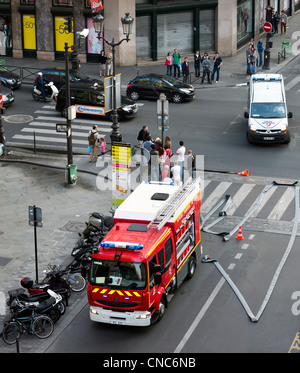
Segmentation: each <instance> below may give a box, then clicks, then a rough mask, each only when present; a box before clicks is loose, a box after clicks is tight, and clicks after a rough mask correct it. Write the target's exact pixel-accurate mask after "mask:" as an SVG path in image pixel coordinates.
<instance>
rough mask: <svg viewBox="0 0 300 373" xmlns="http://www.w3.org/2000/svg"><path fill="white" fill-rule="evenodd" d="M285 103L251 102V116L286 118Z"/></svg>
mask: <svg viewBox="0 0 300 373" xmlns="http://www.w3.org/2000/svg"><path fill="white" fill-rule="evenodd" d="M285 117H286V109H285V104H284V103H280V102H274V103H272V102H260V103H257V102H256V103H252V104H251V118H285Z"/></svg>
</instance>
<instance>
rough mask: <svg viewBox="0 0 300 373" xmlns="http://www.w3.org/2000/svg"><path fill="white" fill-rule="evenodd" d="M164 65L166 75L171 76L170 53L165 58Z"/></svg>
mask: <svg viewBox="0 0 300 373" xmlns="http://www.w3.org/2000/svg"><path fill="white" fill-rule="evenodd" d="M165 65H166V66H167V75H168V76H172V66H173V57H172V54H171V52H169V53H168V55H167V57H166V62H165Z"/></svg>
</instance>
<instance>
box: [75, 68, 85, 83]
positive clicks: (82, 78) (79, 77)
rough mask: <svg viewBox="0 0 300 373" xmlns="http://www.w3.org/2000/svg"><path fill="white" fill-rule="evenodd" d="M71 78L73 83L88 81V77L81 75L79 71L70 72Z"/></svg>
mask: <svg viewBox="0 0 300 373" xmlns="http://www.w3.org/2000/svg"><path fill="white" fill-rule="evenodd" d="M71 74H72V78H73V80H74V81H75V82H80V80H86V79H88V76H86V75H85V74H83V73H82V72H81V71H77V70H75V71H72V73H71Z"/></svg>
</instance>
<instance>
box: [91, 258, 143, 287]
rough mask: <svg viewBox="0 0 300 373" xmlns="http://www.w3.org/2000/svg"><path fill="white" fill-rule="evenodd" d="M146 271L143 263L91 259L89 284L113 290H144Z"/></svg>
mask: <svg viewBox="0 0 300 373" xmlns="http://www.w3.org/2000/svg"><path fill="white" fill-rule="evenodd" d="M146 280H147V271H146V264H145V263H134V262H125V261H120V260H118V261H113V260H102V259H93V261H92V265H91V271H90V283H91V285H94V286H97V285H98V286H105V287H107V288H114V289H136V290H142V289H145V288H146V284H147V281H146Z"/></svg>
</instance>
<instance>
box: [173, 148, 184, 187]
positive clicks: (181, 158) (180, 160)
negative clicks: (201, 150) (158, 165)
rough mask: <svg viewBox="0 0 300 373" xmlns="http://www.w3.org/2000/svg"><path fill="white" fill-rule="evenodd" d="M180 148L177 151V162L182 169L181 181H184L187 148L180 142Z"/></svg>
mask: <svg viewBox="0 0 300 373" xmlns="http://www.w3.org/2000/svg"><path fill="white" fill-rule="evenodd" d="M179 145H180V146H179V148H178V149H177V151H176V153H175V154H176V155H177V162H178V165H179V166H180V167H181V180H182V181H183V180H184V155H185V146H184V142H183V141H179Z"/></svg>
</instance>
